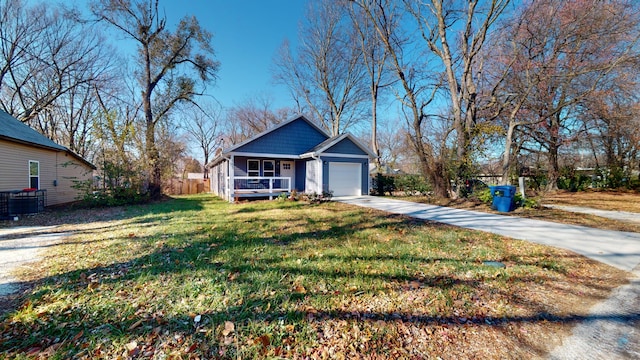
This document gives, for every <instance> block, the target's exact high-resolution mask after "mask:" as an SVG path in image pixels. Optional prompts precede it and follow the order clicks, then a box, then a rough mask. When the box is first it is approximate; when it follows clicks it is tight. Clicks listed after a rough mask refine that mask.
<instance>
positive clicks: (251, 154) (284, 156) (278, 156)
mask: <svg viewBox="0 0 640 360" xmlns="http://www.w3.org/2000/svg"><path fill="white" fill-rule="evenodd" d="M229 155H233V156H246V157H263V158H276V159H300V155H291V154H268V153H255V152H235V151H234V152H231V153H229Z"/></svg>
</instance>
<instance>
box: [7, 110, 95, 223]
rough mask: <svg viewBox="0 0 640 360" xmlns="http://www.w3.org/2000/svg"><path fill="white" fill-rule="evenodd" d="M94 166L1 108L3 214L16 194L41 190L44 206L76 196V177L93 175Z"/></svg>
mask: <svg viewBox="0 0 640 360" xmlns="http://www.w3.org/2000/svg"><path fill="white" fill-rule="evenodd" d="M95 168H96V167H95V166H94V165H93V164H91V163H90V162H88V161H87V160H85V159H83V158H82V157H81V156H79V155H77V154H75V153H74V152H73V151H71V150H69V149H67V148H66V147H64V146H62V145H59V144H56V143H55V142H54V141H52V140H50V139H49V138H47V137H46V136H44V135H42V134H40V133H39V132H37V131H36V130H34V129H32V128H31V127H29V126H28V125H26V124H23V123H22V122H21V121H19V120H18V119H16V118H14V117H13V116H11V115H9V114H7V113H6V112H4V111H2V110H0V193H1V194H3V196H0V202H2V204H0V216H1V215H2V212H3V211H4V212H5V214H4V215H5V216H6V212H7V211H8V209H7V207H6V206H7V204H6V203H7V201H9V200H8V199H9V198H13V197H24V196H26V197H29V196H33V195H34V194H35V193H36V191H37V192H38V193H40V194H42V197H43V198H44V199H43V200H44V203H43V204H40V205H42V206H48V205H57V204H64V203H68V202H72V201H75V200H77V197H78V195H79V193H78V190H77V189H75V188H74V187H73V186H74V185H75V184H76V182H77V181H85V180H88V179H92V178H93V170H95Z"/></svg>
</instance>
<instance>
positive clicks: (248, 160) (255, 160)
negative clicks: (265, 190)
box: [247, 159, 260, 176]
mask: <svg viewBox="0 0 640 360" xmlns="http://www.w3.org/2000/svg"><path fill="white" fill-rule="evenodd" d="M250 162H257V163H258V175H251V174H249V172H250V171H252V172H254V171H256V170H249V163H250ZM247 176H260V160H258V159H247Z"/></svg>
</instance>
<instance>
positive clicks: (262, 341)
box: [257, 335, 271, 347]
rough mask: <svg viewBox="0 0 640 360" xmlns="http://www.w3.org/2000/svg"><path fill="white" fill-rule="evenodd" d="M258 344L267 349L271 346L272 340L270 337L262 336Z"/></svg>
mask: <svg viewBox="0 0 640 360" xmlns="http://www.w3.org/2000/svg"><path fill="white" fill-rule="evenodd" d="M257 342H259V343H260V344H262V346H264V347H267V346H269V345H270V344H271V339H270V338H269V335H262V336H260V337H259V338H258V341H257Z"/></svg>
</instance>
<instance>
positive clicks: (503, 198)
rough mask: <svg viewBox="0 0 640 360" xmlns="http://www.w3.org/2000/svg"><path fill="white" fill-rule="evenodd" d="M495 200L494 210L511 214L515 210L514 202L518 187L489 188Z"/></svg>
mask: <svg viewBox="0 0 640 360" xmlns="http://www.w3.org/2000/svg"><path fill="white" fill-rule="evenodd" d="M489 189H490V190H491V197H492V198H493V202H492V206H491V207H492V208H493V209H495V210H498V211H500V212H509V211H512V210H513V209H514V208H515V202H514V201H513V198H514V196H515V195H516V187H515V186H511V185H498V186H489Z"/></svg>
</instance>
